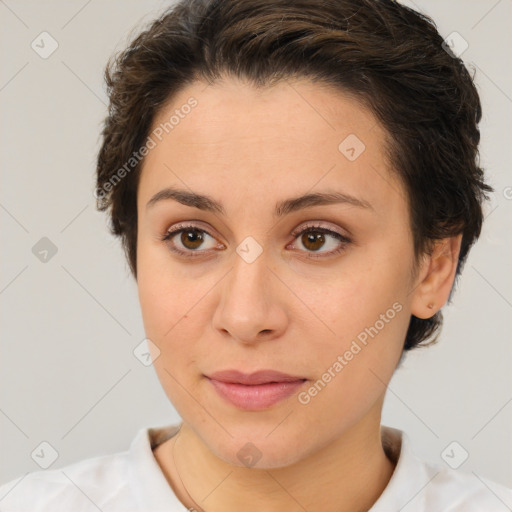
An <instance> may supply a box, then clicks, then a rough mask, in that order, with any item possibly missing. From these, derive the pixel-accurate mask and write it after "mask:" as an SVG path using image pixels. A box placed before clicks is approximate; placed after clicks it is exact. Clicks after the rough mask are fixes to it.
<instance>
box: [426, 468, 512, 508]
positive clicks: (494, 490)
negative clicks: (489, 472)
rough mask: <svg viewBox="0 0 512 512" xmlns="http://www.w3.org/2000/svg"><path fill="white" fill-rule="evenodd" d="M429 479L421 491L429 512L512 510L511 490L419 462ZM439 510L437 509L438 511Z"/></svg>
mask: <svg viewBox="0 0 512 512" xmlns="http://www.w3.org/2000/svg"><path fill="white" fill-rule="evenodd" d="M423 465H424V467H425V471H426V472H427V473H428V475H429V477H430V479H429V484H428V485H427V487H426V488H425V502H426V503H428V506H429V510H430V509H432V510H437V509H440V510H447V511H450V512H477V511H482V510H485V511H486V512H494V511H496V512H500V511H505V510H510V509H511V507H512V489H510V488H507V487H505V486H504V485H501V484H498V483H496V482H493V481H491V480H489V479H487V478H485V477H482V476H480V475H478V474H477V473H475V472H471V473H469V472H465V471H461V470H459V469H451V468H447V467H444V466H442V465H440V464H432V463H427V462H423ZM438 507H439V508H438Z"/></svg>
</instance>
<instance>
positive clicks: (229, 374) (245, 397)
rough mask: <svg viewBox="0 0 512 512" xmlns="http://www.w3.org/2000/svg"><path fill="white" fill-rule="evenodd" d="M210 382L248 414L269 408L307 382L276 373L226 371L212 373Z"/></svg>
mask: <svg viewBox="0 0 512 512" xmlns="http://www.w3.org/2000/svg"><path fill="white" fill-rule="evenodd" d="M207 379H208V381H209V382H210V383H211V385H212V387H213V388H214V389H215V391H216V392H217V394H218V395H219V396H220V397H221V398H222V399H223V400H225V401H227V402H229V403H230V404H231V405H234V406H235V407H237V408H239V409H244V410H247V411H261V410H264V409H268V408H269V407H271V406H272V405H274V404H276V403H278V402H280V401H282V400H284V399H286V398H288V397H289V396H291V395H292V394H294V393H295V392H296V391H298V389H299V388H300V387H301V386H302V385H303V384H304V382H306V380H307V379H305V378H304V377H298V376H294V375H288V374H286V373H282V372H277V371H274V370H259V371H257V372H254V373H251V374H245V373H242V372H239V371H238V370H225V371H221V372H215V373H212V374H211V375H210V376H208V377H207Z"/></svg>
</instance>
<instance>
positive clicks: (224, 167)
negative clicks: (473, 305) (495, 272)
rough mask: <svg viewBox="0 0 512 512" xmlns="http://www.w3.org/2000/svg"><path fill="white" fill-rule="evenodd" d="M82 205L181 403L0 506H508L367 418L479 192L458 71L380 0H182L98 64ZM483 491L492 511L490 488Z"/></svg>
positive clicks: (469, 238) (427, 337) (482, 187)
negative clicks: (104, 234) (102, 225)
mask: <svg viewBox="0 0 512 512" xmlns="http://www.w3.org/2000/svg"><path fill="white" fill-rule="evenodd" d="M106 80H107V84H108V88H109V96H110V109H109V115H108V117H107V119H106V122H105V127H104V130H103V144H102V147H101V150H100V153H99V156H98V165H97V189H96V194H97V198H98V207H99V209H101V210H106V211H107V212H108V214H109V216H110V219H111V222H112V230H113V233H115V234H116V235H118V236H119V237H120V238H121V240H122V242H123V245H124V247H125V250H126V254H127V257H128V261H129V263H130V266H131V269H132V272H133V274H134V277H135V279H136V281H137V285H138V290H139V298H140V303H141V309H142V315H143V320H144V326H145V330H146V335H147V338H148V342H147V343H148V347H149V350H150V355H151V359H152V361H153V364H154V366H155V369H156V371H157V374H158V377H159V379H160V382H161V384H162V386H163V388H164V390H165V392H166V393H167V395H168V397H169V399H170V401H171V402H172V403H173V405H174V407H175V408H176V410H177V411H178V413H179V414H180V416H181V418H182V422H181V423H180V424H179V425H171V426H169V427H168V428H158V429H144V430H143V431H141V432H140V433H139V435H138V436H137V438H136V439H135V440H134V442H133V444H132V447H131V449H130V451H129V452H126V453H120V454H116V455H112V456H105V457H99V458H94V459H88V460H86V461H82V462H79V463H76V464H74V465H71V466H68V467H66V468H63V469H62V470H51V471H46V472H39V473H35V474H31V475H30V476H29V477H27V478H25V479H24V480H23V482H21V483H20V484H19V485H17V486H16V489H13V490H10V489H11V488H12V482H11V483H10V484H6V485H5V486H4V488H3V489H2V491H3V492H2V494H1V495H4V494H5V493H6V492H7V490H10V491H9V492H8V494H7V495H6V497H5V498H4V499H3V500H2V502H0V504H1V505H2V507H3V508H2V510H27V509H30V510H45V511H46V510H52V511H55V510H98V509H99V510H103V511H107V510H116V511H121V510H122V511H128V510H130V511H131V510H146V511H156V510H166V511H169V510H205V511H208V512H209V511H231V510H245V511H252V510H265V511H273V510H286V511H295V510H309V511H312V510H323V511H334V510H336V511H338V512H348V511H351V512H353V511H369V510H370V511H372V512H384V511H386V512H387V511H391V510H393V511H394V510H414V511H425V512H427V511H436V512H437V511H440V510H454V511H455V510H460V511H468V510H486V511H490V510H496V511H497V510H502V509H503V510H505V508H504V507H505V506H509V507H510V506H511V505H512V493H511V491H510V490H508V489H506V488H504V487H503V486H500V485H497V484H495V483H493V482H489V481H488V480H485V479H481V478H480V477H477V476H476V475H473V474H471V475H470V474H466V473H463V472H457V471H454V470H451V469H449V468H448V466H440V465H439V466H436V465H432V464H428V463H425V462H423V461H421V460H419V459H418V458H416V457H415V455H414V454H413V453H412V451H411V449H410V446H409V442H408V440H407V436H406V435H405V434H404V433H403V432H402V431H400V430H396V429H392V428H389V427H386V426H382V425H381V424H380V419H381V411H382V406H383V401H384V398H385V392H386V385H387V384H388V383H389V381H390V379H391V377H392V375H393V373H394V371H395V370H396V368H397V367H398V366H399V364H400V361H401V359H402V358H403V356H404V354H406V353H407V351H410V350H412V349H414V348H415V347H418V346H420V345H424V344H425V343H426V342H429V341H430V342H431V341H433V340H435V338H436V336H437V334H438V332H439V329H440V326H441V320H442V318H441V308H442V307H443V306H444V305H445V304H446V302H447V301H448V299H449V297H450V293H451V291H452V289H453V285H454V281H455V279H456V277H457V275H459V274H460V272H461V270H462V266H463V264H464V261H465V260H466V258H467V255H468V251H469V249H470V248H471V246H472V245H473V243H474V242H475V241H476V239H477V238H478V236H479V234H480V230H481V225H482V220H483V216H482V203H483V201H484V199H485V198H486V193H487V192H490V191H491V188H490V187H489V186H488V185H487V184H486V183H485V180H484V176H483V171H482V169H481V168H480V167H479V166H478V162H477V158H476V157H477V152H478V143H479V131H478V122H479V121H480V117H481V107H480V101H479V97H478V94H477V92H476V89H475V87H474V84H473V82H472V80H471V77H470V76H469V74H468V72H467V71H466V69H465V67H464V65H463V63H462V61H461V60H460V59H458V58H457V55H456V54H455V53H454V50H453V48H450V46H449V45H446V44H445V43H444V42H443V40H442V38H441V36H440V35H439V34H438V32H437V30H436V29H435V26H434V25H433V24H432V23H431V21H430V20H429V19H428V18H426V17H425V16H422V15H420V14H418V13H417V12H415V11H413V10H411V9H408V8H406V7H404V6H402V5H400V4H397V3H394V2H390V1H365V2H361V1H356V0H337V1H334V0H331V1H328V2H321V3H320V2H315V1H314V0H302V1H301V0H299V1H293V2H290V1H287V0H278V1H276V0H272V1H270V0H251V1H247V0H245V1H242V0H220V1H206V0H193V1H190V0H186V1H185V0H183V1H182V2H180V3H179V4H177V5H176V6H174V7H173V8H171V9H170V10H169V11H168V12H167V13H166V14H165V15H163V16H162V17H161V18H160V19H158V20H156V21H155V22H154V23H153V24H152V25H151V26H150V27H149V28H148V29H147V30H146V31H144V32H143V33H142V34H141V35H139V36H138V37H137V38H136V39H135V40H134V41H133V42H132V43H131V44H130V46H129V47H128V48H127V49H126V50H125V51H124V52H123V53H122V54H121V55H119V56H118V57H117V58H116V59H115V60H114V61H113V62H111V63H109V66H108V67H107V73H106ZM500 507H501V508H500Z"/></svg>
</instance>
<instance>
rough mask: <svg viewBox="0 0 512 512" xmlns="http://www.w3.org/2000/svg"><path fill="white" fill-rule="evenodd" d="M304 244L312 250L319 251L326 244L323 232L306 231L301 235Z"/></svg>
mask: <svg viewBox="0 0 512 512" xmlns="http://www.w3.org/2000/svg"><path fill="white" fill-rule="evenodd" d="M301 241H302V245H303V246H304V247H305V248H306V249H308V250H310V251H318V250H319V249H321V248H322V246H323V245H324V244H325V236H324V234H323V233H318V232H315V231H309V232H305V233H304V234H303V235H302V237H301Z"/></svg>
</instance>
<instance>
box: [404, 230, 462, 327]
mask: <svg viewBox="0 0 512 512" xmlns="http://www.w3.org/2000/svg"><path fill="white" fill-rule="evenodd" d="M461 242H462V235H457V236H454V237H451V238H444V239H442V240H438V241H436V242H435V245H434V248H433V250H432V253H431V254H430V255H429V256H427V257H426V258H425V259H424V261H423V263H422V265H421V270H420V272H418V279H417V280H416V282H415V283H414V287H415V288H414V289H413V292H412V293H413V297H412V302H411V313H412V314H413V315H414V316H416V317H417V318H430V317H432V316H434V315H435V314H436V313H437V312H438V311H439V310H440V309H441V308H442V307H443V306H444V304H445V303H446V301H447V300H448V297H449V296H450V291H451V289H452V286H453V281H454V279H455V273H456V271H457V264H458V261H459V253H460V245H461Z"/></svg>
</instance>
